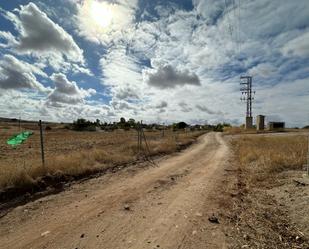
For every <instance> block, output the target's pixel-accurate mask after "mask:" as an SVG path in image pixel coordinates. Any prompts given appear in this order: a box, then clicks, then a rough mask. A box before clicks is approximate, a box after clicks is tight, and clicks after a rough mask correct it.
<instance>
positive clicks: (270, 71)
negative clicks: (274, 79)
mask: <svg viewBox="0 0 309 249" xmlns="http://www.w3.org/2000/svg"><path fill="white" fill-rule="evenodd" d="M277 73H278V69H277V68H276V67H275V66H274V65H272V64H270V63H260V64H258V65H256V66H254V67H252V68H250V69H249V71H248V74H249V75H252V76H253V77H255V76H257V77H263V78H267V77H271V76H274V75H276V74H277Z"/></svg>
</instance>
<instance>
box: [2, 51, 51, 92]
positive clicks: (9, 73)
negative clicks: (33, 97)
mask: <svg viewBox="0 0 309 249" xmlns="http://www.w3.org/2000/svg"><path fill="white" fill-rule="evenodd" d="M35 75H40V76H42V77H47V75H46V74H45V73H44V72H43V71H42V70H41V69H39V68H37V67H35V66H33V65H30V64H28V63H26V62H23V61H20V60H18V59H16V58H15V57H14V56H12V55H4V56H3V58H2V60H1V61H0V88H2V89H15V90H16V89H33V90H39V91H46V89H45V87H44V86H43V85H42V84H41V83H39V82H38V81H37V79H36V77H35Z"/></svg>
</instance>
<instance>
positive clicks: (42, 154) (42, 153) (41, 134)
mask: <svg viewBox="0 0 309 249" xmlns="http://www.w3.org/2000/svg"><path fill="white" fill-rule="evenodd" d="M39 127H40V140H41V156H42V165H43V168H44V169H45V156H44V141H43V128H42V121H41V120H39Z"/></svg>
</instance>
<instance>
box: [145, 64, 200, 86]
mask: <svg viewBox="0 0 309 249" xmlns="http://www.w3.org/2000/svg"><path fill="white" fill-rule="evenodd" d="M147 83H148V84H149V85H150V86H154V87H157V88H160V89H166V88H175V87H176V86H184V85H196V86H199V85H201V82H200V79H199V77H198V76H197V75H196V74H194V73H193V74H190V73H189V72H188V71H179V70H176V69H174V68H173V67H172V66H170V65H167V66H164V67H160V68H158V70H157V71H155V72H152V73H149V74H148V80H147Z"/></svg>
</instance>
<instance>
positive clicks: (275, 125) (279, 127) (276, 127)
mask: <svg viewBox="0 0 309 249" xmlns="http://www.w3.org/2000/svg"><path fill="white" fill-rule="evenodd" d="M268 129H269V130H270V131H283V130H284V129H285V122H269V123H268Z"/></svg>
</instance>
